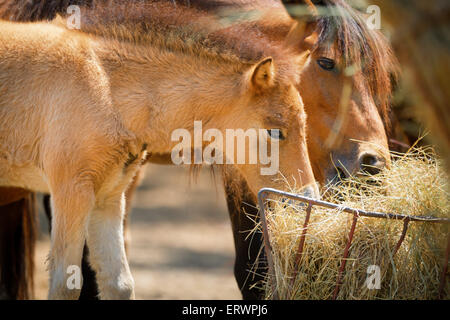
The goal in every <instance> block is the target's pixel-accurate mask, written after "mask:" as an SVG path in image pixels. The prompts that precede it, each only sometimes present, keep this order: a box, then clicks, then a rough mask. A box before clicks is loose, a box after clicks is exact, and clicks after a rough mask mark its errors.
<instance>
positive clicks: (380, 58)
mask: <svg viewBox="0 0 450 320" xmlns="http://www.w3.org/2000/svg"><path fill="white" fill-rule="evenodd" d="M316 4H317V5H318V6H319V13H322V15H321V16H320V17H319V18H317V20H316V21H317V31H318V34H319V40H318V43H317V47H325V48H327V49H328V50H330V51H331V53H332V54H333V56H334V57H335V58H336V59H338V60H340V61H341V62H342V63H343V65H344V66H356V67H357V68H359V69H360V70H361V71H362V75H363V76H364V79H365V81H366V83H367V85H368V87H369V89H370V93H371V95H372V97H373V99H374V101H375V103H376V105H377V107H378V110H379V113H380V115H381V117H382V119H383V122H384V124H385V126H386V128H387V129H388V128H389V126H390V120H389V108H390V97H391V93H392V87H393V82H394V81H395V80H396V78H397V73H398V71H397V70H398V67H397V61H396V59H395V57H394V55H393V53H392V49H391V47H390V45H389V43H388V42H387V40H386V38H385V37H384V36H383V35H382V34H381V33H380V32H379V31H377V30H371V29H370V28H369V26H368V25H367V23H366V21H365V15H363V14H362V13H360V12H358V11H356V10H355V9H353V8H351V7H350V6H349V5H348V4H347V3H346V2H345V1H343V0H321V1H316Z"/></svg>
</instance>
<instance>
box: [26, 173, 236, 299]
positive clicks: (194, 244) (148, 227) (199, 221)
mask: <svg viewBox="0 0 450 320" xmlns="http://www.w3.org/2000/svg"><path fill="white" fill-rule="evenodd" d="M216 180H217V183H215V182H214V179H213V178H212V177H211V175H210V171H209V169H203V170H202V171H201V172H200V175H199V177H198V180H197V183H193V182H192V183H189V173H188V170H187V169H186V168H183V167H169V166H158V165H148V166H147V168H146V176H145V178H144V180H143V181H142V183H141V185H140V187H139V189H138V191H137V194H136V198H135V200H134V205H133V210H132V213H131V224H130V235H131V241H130V243H129V244H130V245H129V248H128V249H129V262H130V267H131V272H132V274H133V277H134V280H135V284H136V290H135V292H136V298H137V299H241V295H240V292H239V290H238V287H237V285H236V282H235V280H234V276H233V262H234V248H233V238H232V233H231V226H230V223H229V220H228V213H227V210H226V203H225V198H224V194H223V188H222V184H221V181H220V177H219V174H218V175H216ZM40 220H41V228H40V229H41V235H40V238H39V241H38V244H37V250H36V251H37V252H36V269H37V270H36V273H37V274H36V280H35V281H36V282H35V285H36V298H37V299H45V298H46V295H47V288H48V283H47V282H48V275H47V272H46V271H45V257H46V255H47V254H48V250H49V237H48V235H47V228H48V226H47V222H46V220H45V219H44V218H43V217H42V216H41V219H40Z"/></svg>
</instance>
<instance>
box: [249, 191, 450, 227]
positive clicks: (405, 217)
mask: <svg viewBox="0 0 450 320" xmlns="http://www.w3.org/2000/svg"><path fill="white" fill-rule="evenodd" d="M269 193H272V194H277V195H279V196H283V197H286V198H289V199H294V200H299V201H302V202H307V203H309V204H312V205H318V206H322V207H326V208H330V209H337V210H340V211H343V212H347V213H351V214H355V213H356V214H358V215H360V216H364V217H372V218H383V219H394V220H408V221H418V222H432V223H450V219H449V218H435V217H423V216H408V215H404V214H394V213H381V212H370V211H365V210H360V209H353V208H349V207H345V206H341V205H338V204H334V203H331V202H326V201H322V200H317V199H312V198H308V197H305V196H301V195H298V194H295V193H290V192H285V191H281V190H277V189H272V188H263V189H261V190H259V192H258V198H259V197H260V196H262V195H264V194H266V195H267V194H269Z"/></svg>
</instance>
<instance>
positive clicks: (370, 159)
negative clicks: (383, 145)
mask: <svg viewBox="0 0 450 320" xmlns="http://www.w3.org/2000/svg"><path fill="white" fill-rule="evenodd" d="M359 163H360V169H361V170H362V171H364V172H365V173H367V174H370V175H375V174H378V173H380V171H381V169H383V168H384V166H385V165H386V162H385V161H383V160H382V159H381V158H380V157H378V156H376V155H373V154H369V153H366V154H363V155H362V156H361V158H360V162H359Z"/></svg>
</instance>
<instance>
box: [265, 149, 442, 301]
mask: <svg viewBox="0 0 450 320" xmlns="http://www.w3.org/2000/svg"><path fill="white" fill-rule="evenodd" d="M393 158H394V161H393V163H392V166H391V168H389V169H386V170H384V171H383V172H382V173H381V174H379V175H377V176H375V177H370V178H369V177H366V178H351V179H349V180H348V181H346V182H344V183H342V184H341V185H339V186H334V187H330V188H329V189H328V190H327V196H326V197H325V200H327V201H330V202H334V203H340V204H342V205H345V206H348V207H352V208H356V209H363V210H367V211H377V212H387V213H399V214H407V215H416V216H433V217H448V216H449V208H450V193H449V184H448V177H447V176H446V174H445V173H444V172H445V170H444V169H443V167H442V165H441V162H440V161H438V160H436V157H435V155H434V153H433V152H432V150H430V149H416V150H413V151H411V152H409V153H407V154H402V155H400V154H395V155H393ZM272 204H274V205H273V206H272V207H271V209H270V210H268V212H267V219H268V225H269V234H270V239H271V244H272V250H273V259H274V264H275V278H274V279H273V278H269V276H267V277H266V281H265V284H264V287H265V291H266V298H268V299H270V297H272V294H273V292H272V288H271V285H270V284H271V283H272V281H273V280H274V281H275V282H276V286H277V289H278V294H279V298H280V299H331V298H332V296H333V291H334V289H335V285H336V280H337V277H338V270H339V267H340V265H341V258H342V255H343V252H344V248H345V244H346V242H347V237H348V233H349V230H350V226H351V224H352V220H353V215H351V214H348V213H345V212H339V211H337V210H331V209H326V208H321V207H314V208H313V210H312V212H311V218H310V223H309V226H308V229H307V235H306V239H305V245H304V249H303V254H302V257H301V262H300V265H299V266H298V267H297V266H296V264H295V257H296V253H297V249H298V244H299V240H300V235H301V233H302V230H303V223H304V220H305V214H306V213H305V210H304V207H303V208H299V207H298V206H289V207H287V208H286V205H283V204H282V203H276V202H275V203H272ZM402 229H403V222H402V221H395V220H392V219H376V218H368V217H359V219H358V223H357V225H356V230H355V234H354V237H353V242H352V245H351V247H350V254H349V258H348V260H347V263H346V268H345V271H344V273H343V275H342V286H341V288H340V291H339V295H338V297H337V298H338V299H437V298H438V291H439V284H440V276H441V273H442V267H443V262H444V254H445V249H446V246H447V234H448V232H449V227H448V225H445V224H434V223H423V222H410V223H409V227H408V232H407V234H406V237H405V239H404V242H403V244H402V245H401V247H400V248H399V250H398V252H397V253H396V255H395V256H393V251H394V248H395V246H396V244H397V242H398V240H399V238H400V235H401V233H402ZM371 265H375V266H378V267H379V270H380V280H381V281H380V288H379V289H374V286H376V282H375V281H374V280H373V279H372V281H370V283H371V284H372V286H370V285H369V286H368V285H367V279H368V275H369V274H368V268H369V266H371ZM372 272H373V270H372V271H371V272H370V274H372ZM296 273H297V275H296V277H295V274H296ZM372 275H373V274H372ZM294 278H295V281H294V280H293V279H294ZM370 288H371V289H370ZM443 298H444V299H449V298H450V290H449V285H448V281H447V286H446V288H445V290H444V295H443Z"/></svg>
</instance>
